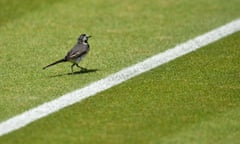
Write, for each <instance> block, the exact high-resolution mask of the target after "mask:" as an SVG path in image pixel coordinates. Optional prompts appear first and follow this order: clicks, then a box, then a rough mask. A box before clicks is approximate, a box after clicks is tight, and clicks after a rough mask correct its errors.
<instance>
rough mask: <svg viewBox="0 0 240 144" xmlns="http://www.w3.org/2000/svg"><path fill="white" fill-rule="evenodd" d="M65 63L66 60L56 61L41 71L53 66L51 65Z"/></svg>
mask: <svg viewBox="0 0 240 144" xmlns="http://www.w3.org/2000/svg"><path fill="white" fill-rule="evenodd" d="M66 61H67V60H66V59H65V58H63V59H60V60H58V61H55V62H54V63H51V64H49V65H47V66H45V67H43V69H46V68H48V67H51V66H53V65H55V64H59V63H62V62H66Z"/></svg>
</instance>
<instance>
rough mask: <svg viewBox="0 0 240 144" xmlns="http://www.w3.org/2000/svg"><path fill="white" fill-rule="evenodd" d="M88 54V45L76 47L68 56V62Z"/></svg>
mask: <svg viewBox="0 0 240 144" xmlns="http://www.w3.org/2000/svg"><path fill="white" fill-rule="evenodd" d="M87 52H88V45H79V44H78V45H75V46H74V47H73V48H72V49H71V50H70V51H69V52H68V53H67V55H66V57H65V58H66V59H67V60H71V59H75V58H77V57H81V56H82V55H85V54H86V53H87Z"/></svg>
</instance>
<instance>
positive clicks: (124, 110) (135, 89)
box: [0, 32, 240, 144]
mask: <svg viewBox="0 0 240 144" xmlns="http://www.w3.org/2000/svg"><path fill="white" fill-rule="evenodd" d="M239 39H240V32H238V33H236V34H234V35H232V36H229V37H227V38H225V39H223V40H220V41H218V42H216V43H213V44H211V45H208V46H206V47H204V48H202V49H200V50H198V51H196V52H193V53H191V54H188V55H186V56H183V57H181V58H178V59H176V60H175V61H172V62H170V63H168V64H165V65H163V66H160V67H158V68H156V69H154V70H151V71H149V72H147V73H144V74H142V75H140V76H138V77H135V78H133V79H131V80H129V81H127V82H124V83H123V84H120V85H118V86H116V87H114V88H111V89H109V90H107V91H104V92H102V93H100V94H97V95H96V96H95V97H91V98H88V99H86V100H84V101H83V102H81V103H78V104H75V105H73V106H70V107H68V108H66V109H63V110H61V111H60V112H57V113H54V114H52V115H50V116H48V117H46V118H43V119H41V120H39V121H36V122H34V123H32V124H30V125H29V126H27V127H25V128H22V129H20V130H17V131H15V132H13V133H11V134H9V135H6V136H3V137H1V138H0V143H4V144H8V143H35V144H37V143H48V144H60V143H182V144H188V143H189V144H192V143H196V144H202V143H218V144H221V143H222V144H225V143H239V135H240V121H239V119H240V109H239V106H240V97H239V93H240V77H239V76H240V71H239V67H240V63H239V61H240V52H239V48H240V41H239Z"/></svg>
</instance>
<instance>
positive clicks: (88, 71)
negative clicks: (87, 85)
mask: <svg viewBox="0 0 240 144" xmlns="http://www.w3.org/2000/svg"><path fill="white" fill-rule="evenodd" d="M97 71H99V70H98V69H86V70H80V71H76V72H73V73H65V74H58V75H53V76H50V77H61V76H66V75H71V76H73V75H79V74H87V73H93V72H97Z"/></svg>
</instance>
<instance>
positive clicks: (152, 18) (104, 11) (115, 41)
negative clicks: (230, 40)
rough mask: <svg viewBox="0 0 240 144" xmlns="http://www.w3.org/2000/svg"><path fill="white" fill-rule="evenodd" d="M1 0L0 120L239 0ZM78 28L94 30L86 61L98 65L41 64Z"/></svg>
mask: <svg viewBox="0 0 240 144" xmlns="http://www.w3.org/2000/svg"><path fill="white" fill-rule="evenodd" d="M6 2H7V3H6ZM9 3H11V4H9ZM0 4H1V5H0V6H1V10H0V12H1V17H0V21H1V24H0V31H1V33H0V53H1V55H0V59H1V65H0V78H1V80H0V99H1V101H0V110H1V113H0V121H3V120H6V119H7V118H10V117H12V116H14V115H16V114H18V113H20V112H23V111H25V110H27V109H29V108H32V107H35V106H36V105H39V104H42V103H44V102H46V101H49V100H52V99H54V98H56V97H58V96H60V95H62V94H65V93H67V92H69V91H72V90H75V89H77V88H80V87H83V86H85V85H87V84H89V83H90V82H92V81H95V80H98V79H100V78H103V77H105V76H107V75H109V74H110V73H114V72H116V71H118V70H120V69H121V68H123V67H126V66H129V65H131V64H133V63H136V62H138V61H140V60H143V59H144V58H146V57H148V56H151V55H153V54H156V53H158V52H161V51H164V50H166V49H168V48H171V47H173V46H175V45H176V44H177V43H181V42H183V41H185V40H188V39H190V38H192V37H195V36H196V35H199V34H202V33H204V32H206V31H209V30H211V29H213V28H215V27H217V26H220V25H222V24H224V23H227V22H229V21H231V20H233V19H235V18H237V17H239V16H240V15H239V12H238V10H239V5H240V1H239V0H232V1H231V3H229V2H228V1H224V0H211V1H209V0H201V1H199V2H195V1H188V0H180V1H165V0H162V1H155V0H149V1H145V0H139V1H136V0H130V1H129V0H124V1H110V0H109V1H103V0H100V1H95V0H82V1H78V0H61V1H57V2H56V1H54V0H52V1H51V2H47V1H35V0H34V1H29V0H28V1H21V2H20V1H16V0H15V1H11V2H9V1H6V0H1V1H0ZM15 10H16V11H15ZM80 33H88V34H91V35H93V38H92V39H91V40H90V41H89V42H90V44H91V47H92V49H91V52H90V54H89V56H87V57H86V59H85V60H84V61H83V63H81V64H82V66H85V67H87V68H89V69H97V70H98V71H97V72H95V73H86V74H79V75H73V76H70V75H67V73H68V72H70V65H69V64H62V65H58V66H56V67H53V68H51V69H49V70H47V71H42V69H41V68H42V67H43V66H45V65H46V64H49V63H50V62H52V61H55V60H57V59H59V58H62V57H63V56H64V55H65V54H66V52H67V51H68V50H69V49H70V48H71V47H72V46H73V45H74V44H75V42H76V38H77V37H78V36H79V34H80Z"/></svg>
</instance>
